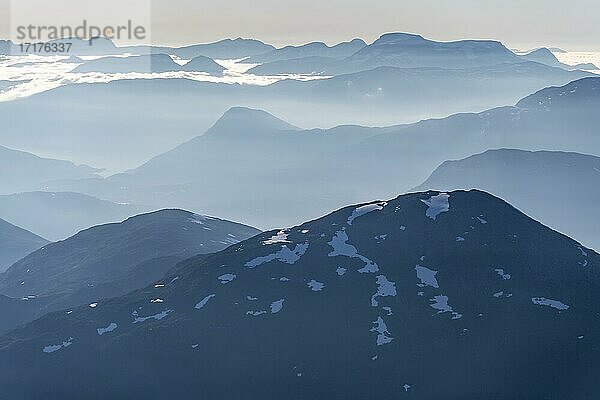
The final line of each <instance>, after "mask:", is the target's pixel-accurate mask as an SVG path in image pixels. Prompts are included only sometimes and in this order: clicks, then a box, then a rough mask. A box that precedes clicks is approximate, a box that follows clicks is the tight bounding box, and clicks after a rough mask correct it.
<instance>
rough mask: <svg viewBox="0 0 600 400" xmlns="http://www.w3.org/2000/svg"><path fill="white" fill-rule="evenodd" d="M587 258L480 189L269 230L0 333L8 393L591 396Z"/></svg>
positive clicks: (599, 276) (598, 262) (1, 378)
mask: <svg viewBox="0 0 600 400" xmlns="http://www.w3.org/2000/svg"><path fill="white" fill-rule="evenodd" d="M599 266H600V256H599V255H598V254H596V253H594V252H593V251H591V250H588V249H585V248H584V247H583V246H581V245H580V244H578V243H577V242H575V241H573V240H571V239H569V238H568V237H565V236H563V235H561V234H559V233H557V232H555V231H552V230H550V229H548V228H546V227H544V226H543V225H541V224H539V223H538V222H536V221H534V220H532V219H530V218H529V217H527V216H526V215H524V214H522V213H520V212H519V211H517V210H516V209H515V208H513V207H511V206H510V205H508V204H507V203H505V202H503V201H501V200H499V199H497V198H494V197H492V196H490V195H488V194H486V193H482V192H478V191H471V192H452V193H448V194H445V193H438V192H427V193H416V194H411V195H405V196H401V197H399V198H397V199H394V200H391V201H388V202H374V203H369V204H364V205H360V206H353V207H348V208H344V209H342V210H340V211H337V212H335V213H333V214H330V215H328V216H325V217H323V218H321V219H318V220H316V221H312V222H308V223H305V224H303V225H300V226H297V227H294V228H291V229H286V230H281V231H273V232H267V233H264V234H262V235H259V236H257V237H254V238H252V239H249V240H247V241H244V242H242V243H240V244H239V245H234V246H232V247H229V248H228V249H226V250H224V251H222V252H220V253H217V254H214V255H211V256H209V257H207V258H202V259H190V260H187V261H185V262H183V263H182V264H180V265H179V267H178V272H177V274H174V275H172V276H168V277H166V278H165V279H164V280H163V281H161V282H158V283H157V284H155V285H152V286H150V287H148V288H146V289H143V290H139V291H136V292H133V293H131V294H128V295H126V296H123V297H120V298H115V299H112V300H107V301H101V302H99V303H98V304H97V305H95V307H93V308H91V307H87V306H86V307H81V308H77V309H74V310H73V311H72V312H64V311H63V312H58V313H53V314H49V315H46V316H44V317H43V318H41V319H40V320H38V321H35V322H33V323H31V324H29V325H27V326H25V327H22V328H19V329H17V330H15V331H13V332H11V333H10V334H8V335H5V336H3V337H2V338H0V384H1V385H2V391H3V396H4V398H6V399H7V400H12V399H19V400H27V399H35V398H40V397H43V398H45V399H49V400H53V399H63V398H88V399H100V398H111V399H125V398H144V399H161V398H178V399H195V398H198V396H201V397H206V398H226V399H265V398H287V399H307V398H311V399H328V400H329V399H365V398H378V399H398V398H404V397H415V398H419V399H440V398H481V399H484V398H485V399H492V398H493V399H514V398H530V399H542V398H543V399H564V398H570V399H591V398H594V396H595V394H596V393H597V381H598V371H599V368H600V357H599V355H600V354H599V350H598V349H599V344H600V341H599V339H598V335H599V334H600V322H599V321H598V318H597V307H596V300H597V294H598V292H599V290H600V273H599Z"/></svg>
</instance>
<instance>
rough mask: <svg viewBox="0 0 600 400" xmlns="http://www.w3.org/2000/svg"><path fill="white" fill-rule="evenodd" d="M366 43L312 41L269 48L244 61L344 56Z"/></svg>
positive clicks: (359, 40) (258, 61)
mask: <svg viewBox="0 0 600 400" xmlns="http://www.w3.org/2000/svg"><path fill="white" fill-rule="evenodd" d="M366 45H367V44H366V43H365V42H364V40H362V39H354V40H352V41H350V42H342V43H338V44H336V45H334V46H328V45H326V44H325V43H323V42H312V43H307V44H304V45H301V46H286V47H282V48H280V49H275V50H271V51H270V52H268V53H265V54H259V55H255V56H254V57H250V58H248V59H245V60H244V62H246V63H271V62H274V61H283V60H293V59H298V58H305V57H327V58H344V57H348V56H350V55H352V54H354V53H356V52H357V51H359V50H360V49H362V48H364V47H365V46H366Z"/></svg>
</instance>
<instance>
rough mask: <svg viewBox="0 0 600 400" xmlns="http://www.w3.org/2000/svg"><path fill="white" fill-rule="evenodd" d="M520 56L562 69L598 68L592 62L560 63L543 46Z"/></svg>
mask: <svg viewBox="0 0 600 400" xmlns="http://www.w3.org/2000/svg"><path fill="white" fill-rule="evenodd" d="M521 58H523V59H525V60H528V61H535V62H539V63H541V64H546V65H549V66H551V67H559V68H564V69H569V70H573V69H585V70H596V69H598V67H597V66H595V65H594V64H592V63H587V64H577V65H568V64H564V63H561V62H560V61H558V58H556V56H555V55H554V54H552V52H551V51H550V50H549V49H547V48H545V47H542V48H541V49H537V50H533V51H531V52H529V53H527V54H523V55H521Z"/></svg>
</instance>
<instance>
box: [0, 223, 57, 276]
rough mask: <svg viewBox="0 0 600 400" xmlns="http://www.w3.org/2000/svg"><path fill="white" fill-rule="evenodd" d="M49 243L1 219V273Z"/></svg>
mask: <svg viewBox="0 0 600 400" xmlns="http://www.w3.org/2000/svg"><path fill="white" fill-rule="evenodd" d="M48 243H49V242H48V241H47V240H46V239H44V238H41V237H39V236H38V235H35V234H33V233H31V232H29V231H26V230H25V229H22V228H19V227H17V226H14V225H12V224H9V223H8V222H6V221H4V220H2V219H0V273H2V272H4V271H5V270H6V269H7V268H8V267H10V266H11V265H12V264H13V263H14V262H15V261H18V260H20V259H21V258H23V257H25V256H26V255H27V254H29V253H32V252H34V251H35V250H37V249H39V248H40V247H42V246H44V245H46V244H48Z"/></svg>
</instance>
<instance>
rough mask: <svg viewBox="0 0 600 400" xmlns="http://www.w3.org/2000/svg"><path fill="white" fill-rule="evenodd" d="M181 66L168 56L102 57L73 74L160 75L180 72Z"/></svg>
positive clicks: (82, 66)
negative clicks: (134, 73) (161, 73)
mask: <svg viewBox="0 0 600 400" xmlns="http://www.w3.org/2000/svg"><path fill="white" fill-rule="evenodd" d="M180 69H181V66H180V65H179V64H177V63H176V62H175V61H173V60H172V59H171V57H169V56H168V55H167V54H150V55H141V56H130V57H102V58H97V59H94V60H90V61H86V62H85V63H84V64H82V65H79V66H78V67H77V68H75V69H74V70H73V71H72V72H74V73H86V72H102V73H106V74H116V73H123V74H126V73H131V72H139V73H160V72H169V71H178V70H180Z"/></svg>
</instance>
